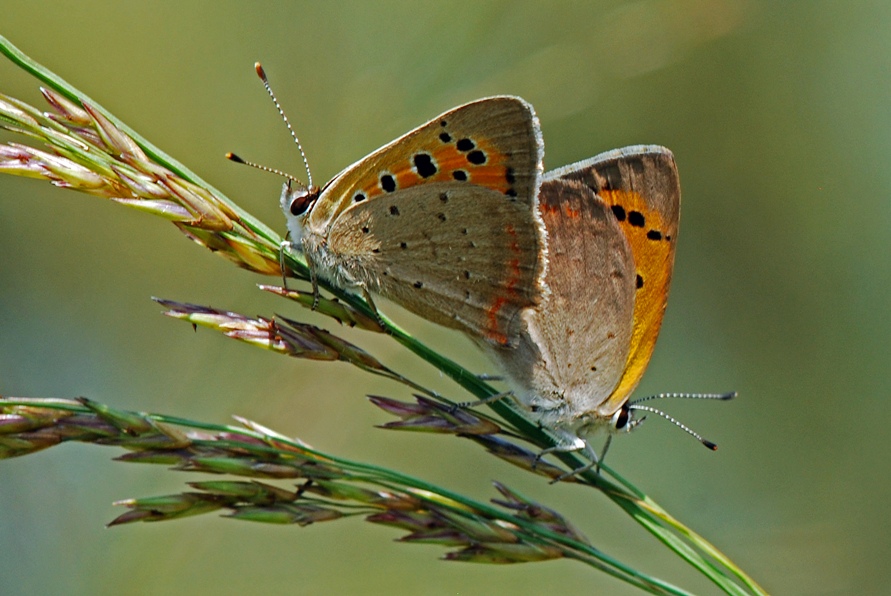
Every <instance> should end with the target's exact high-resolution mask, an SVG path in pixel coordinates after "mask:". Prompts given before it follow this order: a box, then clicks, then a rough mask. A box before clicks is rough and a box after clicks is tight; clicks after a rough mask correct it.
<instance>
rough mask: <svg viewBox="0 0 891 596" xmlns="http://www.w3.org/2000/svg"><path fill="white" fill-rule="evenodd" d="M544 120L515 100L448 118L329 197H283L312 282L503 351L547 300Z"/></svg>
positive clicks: (409, 137) (356, 171)
mask: <svg viewBox="0 0 891 596" xmlns="http://www.w3.org/2000/svg"><path fill="white" fill-rule="evenodd" d="M543 151H544V150H543V145H542V141H541V134H540V130H539V127H538V120H537V118H536V117H535V114H534V112H533V111H532V108H531V106H529V104H527V103H526V102H524V101H523V100H521V99H519V98H515V97H492V98H487V99H482V100H478V101H475V102H471V103H468V104H465V105H463V106H460V107H458V108H455V109H453V110H450V111H449V112H446V113H444V114H442V115H440V116H439V117H437V118H435V119H433V120H431V121H430V122H428V123H426V124H424V125H422V126H420V127H418V128H417V129H415V130H413V131H411V132H409V133H407V134H406V135H404V136H403V137H400V138H399V139H396V140H395V141H393V142H392V143H390V144H388V145H385V146H384V147H382V148H381V149H379V150H377V151H375V152H374V153H372V154H371V155H369V156H368V157H366V158H364V159H362V160H360V161H359V162H357V163H355V164H353V165H352V166H350V167H348V168H346V169H345V170H344V171H342V172H341V173H340V174H338V175H337V176H335V177H334V178H333V179H332V180H331V182H329V183H328V184H326V185H325V186H324V187H323V188H322V189H320V190H317V189H314V190H307V189H302V188H299V189H296V190H291V189H290V188H289V187H287V185H286V188H285V189H283V192H282V197H281V205H282V209H283V210H284V211H285V214H286V216H287V218H288V228H289V231H290V235H291V242H292V246H294V247H295V248H296V249H298V250H300V251H302V252H303V253H304V254H305V256H306V258H307V261H308V262H309V264H310V266H311V267H312V268H313V269H314V271H315V272H316V273H318V274H319V275H321V276H322V277H324V278H325V279H327V280H329V281H330V282H331V283H332V284H334V285H336V286H338V287H342V288H347V289H350V288H362V289H364V290H368V291H371V292H376V293H380V294H381V295H383V296H385V297H387V298H390V299H392V300H394V301H395V302H397V303H399V304H401V305H402V306H404V307H406V308H408V309H409V310H411V311H413V312H415V313H417V314H419V315H421V316H424V317H425V318H427V319H429V320H432V321H434V322H436V323H439V324H442V325H446V326H449V327H454V328H458V329H462V330H463V331H465V332H468V333H469V334H470V335H471V336H473V337H475V338H478V339H480V338H481V339H484V340H485V341H487V342H491V343H495V344H499V345H507V344H509V343H510V342H511V340H512V338H514V337H516V335H517V329H518V325H519V312H520V310H522V309H523V308H526V307H528V306H531V305H533V304H537V303H538V302H540V300H541V299H542V296H543V295H544V294H545V293H546V289H545V285H544V283H543V276H544V271H545V266H546V255H547V249H546V236H545V231H544V226H543V223H542V221H541V216H540V214H539V212H538V189H539V186H540V182H541V160H542V154H543Z"/></svg>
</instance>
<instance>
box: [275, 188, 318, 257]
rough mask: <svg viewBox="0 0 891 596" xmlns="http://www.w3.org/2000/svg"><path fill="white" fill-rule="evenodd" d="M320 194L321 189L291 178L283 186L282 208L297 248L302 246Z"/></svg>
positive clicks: (292, 240) (292, 241)
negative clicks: (310, 217) (311, 214)
mask: <svg viewBox="0 0 891 596" xmlns="http://www.w3.org/2000/svg"><path fill="white" fill-rule="evenodd" d="M319 193H320V189H319V188H317V187H306V186H304V185H303V184H301V183H300V182H297V181H296V180H294V179H293V178H289V179H288V181H287V182H285V183H284V184H283V185H282V195H281V199H280V203H281V208H282V211H283V212H284V213H285V219H286V220H287V222H288V231H289V232H290V233H291V243H292V244H293V245H295V246H298V247H299V246H300V245H301V241H302V239H303V231H304V229H305V227H306V219H307V217H309V214H310V213H311V212H312V208H313V207H314V206H315V204H316V201H317V200H318V198H319Z"/></svg>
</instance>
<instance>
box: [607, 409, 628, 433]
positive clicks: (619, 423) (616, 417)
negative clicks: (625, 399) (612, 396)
mask: <svg viewBox="0 0 891 596" xmlns="http://www.w3.org/2000/svg"><path fill="white" fill-rule="evenodd" d="M630 420H631V410H630V409H629V408H628V404H624V405H622V407H621V408H620V409H619V411H618V412H616V413H615V414H613V418H612V420H611V423H612V426H613V428H614V429H616V430H622V429H623V428H625V426H627V425H628V422H629V421H630Z"/></svg>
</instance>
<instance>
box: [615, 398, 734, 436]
mask: <svg viewBox="0 0 891 596" xmlns="http://www.w3.org/2000/svg"><path fill="white" fill-rule="evenodd" d="M734 397H736V392H735V391H731V392H729V393H660V394H658V395H651V396H649V397H642V398H641V399H636V400H634V401H632V402H628V409H630V410H643V411H645V412H652V413H653V414H656V415H657V416H661V417H663V418H665V419H666V420H668V421H669V422H671V423H672V424H674V425H675V426H677V427H678V428H680V429H681V430H682V431H684V432H685V433H687V434H688V435H690V436H691V437H693V438H695V439H696V440H697V441H699V442H700V443H702V444H703V445H705V446H706V447H708V448H709V449H711V450H712V451H716V450H717V449H718V446H717V445H715V444H714V443H712V442H711V441H709V440H707V439H704V438H703V437H702V435H700V434H699V433H697V432H696V431H694V430H693V429H692V428H690V427H688V426H687V425H686V424H684V423H683V422H681V421H679V420H677V419H675V418H673V417H672V416H669V415H668V414H666V413H665V412H663V411H662V410H659V409H656V408H653V407H650V406H641V405H639V404H640V403H641V402H644V401H650V400H654V399H717V400H721V401H726V400H729V399H733V398H734Z"/></svg>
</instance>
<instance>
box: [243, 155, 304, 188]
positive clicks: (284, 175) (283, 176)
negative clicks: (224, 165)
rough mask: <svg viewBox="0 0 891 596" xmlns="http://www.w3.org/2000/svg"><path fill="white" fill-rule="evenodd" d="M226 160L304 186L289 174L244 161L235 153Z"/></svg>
mask: <svg viewBox="0 0 891 596" xmlns="http://www.w3.org/2000/svg"><path fill="white" fill-rule="evenodd" d="M226 159H228V160H229V161H234V162H235V163H240V164H243V165H246V166H250V167H252V168H257V169H258V170H262V171H264V172H269V173H270V174H276V175H277V176H281V177H282V178H287V179H288V180H290V181H292V182H296V183H297V184H299V185H300V186H301V187H302V186H303V183H302V182H300V180H299V179H298V178H297V177H296V176H292V175H290V174H289V173H287V172H283V171H281V170H277V169H275V168H270V167H269V166H264V165H260V164H258V163H255V162H252V161H248V160H246V159H242V158H240V157H239V156H237V155H235V154H234V153H227V154H226Z"/></svg>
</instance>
